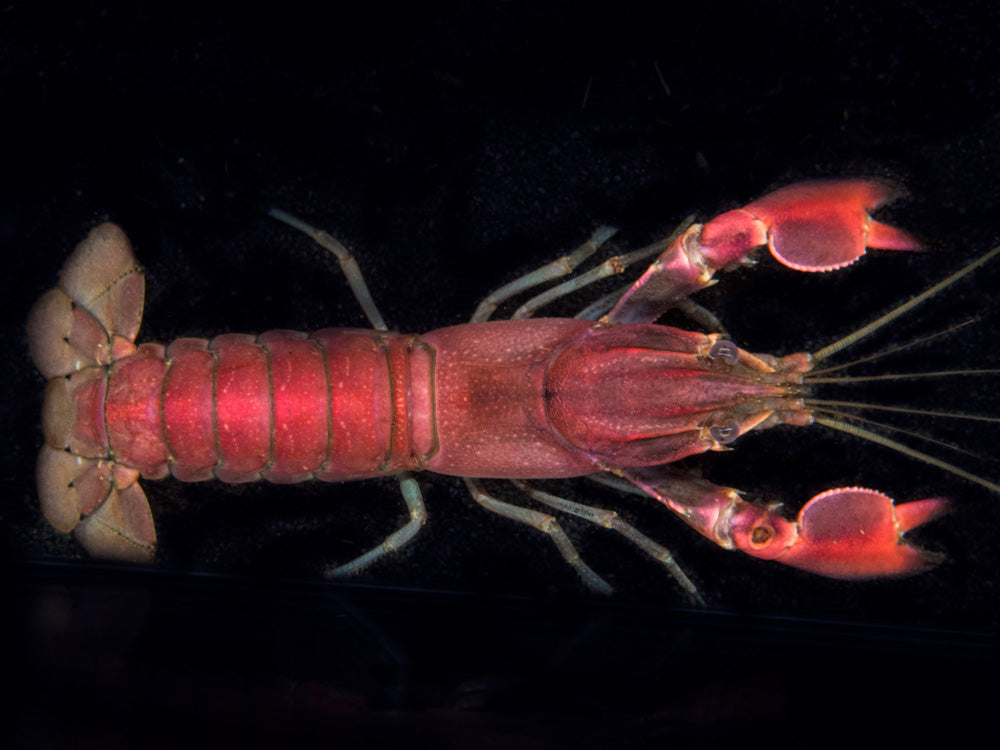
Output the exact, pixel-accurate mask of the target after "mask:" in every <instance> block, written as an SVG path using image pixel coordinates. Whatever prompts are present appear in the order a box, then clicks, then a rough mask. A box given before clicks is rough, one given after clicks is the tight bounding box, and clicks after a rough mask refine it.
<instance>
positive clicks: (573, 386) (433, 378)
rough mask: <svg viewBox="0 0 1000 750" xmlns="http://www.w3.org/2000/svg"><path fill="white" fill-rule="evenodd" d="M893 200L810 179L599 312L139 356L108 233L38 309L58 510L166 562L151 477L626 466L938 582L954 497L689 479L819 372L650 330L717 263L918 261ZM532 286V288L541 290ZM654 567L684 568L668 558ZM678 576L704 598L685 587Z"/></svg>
mask: <svg viewBox="0 0 1000 750" xmlns="http://www.w3.org/2000/svg"><path fill="white" fill-rule="evenodd" d="M889 197H891V191H890V190H888V188H886V187H885V186H882V185H880V184H878V183H874V182H870V181H835V182H825V183H803V184H799V185H792V186H789V187H787V188H784V189H782V190H779V191H776V192H774V193H772V194H770V195H769V196H765V197H764V198H762V199H761V200H759V201H756V202H754V203H751V204H749V205H747V206H745V207H743V208H742V209H736V210H733V211H729V212H727V213H725V214H722V215H721V216H719V217H717V218H716V219H714V220H712V221H710V222H709V223H708V224H705V225H698V224H695V225H692V226H690V227H688V228H687V229H686V230H684V231H683V232H682V233H680V234H679V235H678V236H677V237H676V238H673V239H672V240H670V241H668V242H665V243H662V246H661V245H660V243H657V244H655V245H654V246H653V247H654V248H655V249H656V251H657V252H659V251H660V250H661V249H662V252H661V253H660V255H659V258H658V259H657V260H656V261H655V262H654V263H653V264H652V265H651V266H650V267H649V268H648V269H647V271H646V272H645V273H644V274H643V276H642V277H641V278H640V279H639V280H638V281H636V282H635V284H633V285H632V287H630V289H629V290H628V291H626V292H625V293H624V294H623V295H622V296H621V297H620V298H619V299H618V301H617V302H616V303H615V304H614V306H613V307H612V308H611V310H610V311H609V312H608V313H607V314H606V315H605V316H604V317H603V318H601V320H600V321H598V322H593V321H586V320H575V319H539V320H508V321H496V322H474V323H469V324H466V325H461V326H455V327H452V328H445V329H441V330H437V331H432V332H430V333H428V334H425V335H422V336H403V335H399V334H395V333H390V332H386V331H384V330H375V331H369V330H357V329H326V330H323V331H319V332H317V333H314V334H302V333H295V332H292V331H270V332H267V333H264V334H261V335H259V336H250V335H244V334H225V335H222V336H218V337H216V338H214V339H212V340H211V341H208V340H205V339H178V340H177V341H175V342H173V343H172V344H170V345H169V346H166V347H164V346H162V345H159V344H141V345H138V346H137V345H136V343H135V340H136V336H137V334H138V330H139V326H140V322H141V318H142V309H143V300H144V276H143V272H142V268H141V267H140V266H139V264H138V262H137V261H136V260H135V256H134V254H133V253H132V249H131V245H130V243H129V241H128V239H127V237H126V236H125V234H124V232H122V230H121V229H120V228H119V227H117V226H115V225H113V224H103V225H101V226H99V227H96V228H95V229H94V230H93V231H92V232H91V233H90V234H89V235H88V237H87V238H86V239H85V240H84V241H83V242H82V243H80V245H79V246H78V247H77V249H76V250H75V251H74V252H73V254H72V255H71V256H70V257H69V259H68V260H67V261H66V264H65V265H64V267H63V269H62V272H61V273H60V281H59V285H58V286H57V287H56V288H54V289H52V290H50V291H49V292H47V293H46V294H44V295H43V296H42V297H41V299H39V301H38V302H37V303H36V304H35V306H34V308H33V309H32V312H31V314H30V316H29V321H28V340H29V344H30V346H31V353H32V357H33V359H34V360H35V363H36V364H37V366H38V368H39V370H40V371H41V372H42V374H43V375H44V376H45V377H46V378H48V379H49V384H48V387H47V391H46V398H45V406H44V408H43V423H44V431H45V437H46V445H45V446H44V447H43V448H42V449H41V451H40V453H39V459H38V472H37V475H38V487H39V498H40V502H41V506H42V510H43V512H44V514H45V516H46V518H48V520H49V521H50V522H51V523H52V525H53V526H54V527H55V528H57V529H59V530H61V531H64V532H72V533H74V534H75V536H76V537H77V539H79V540H80V541H81V543H82V544H83V545H84V547H85V548H86V549H88V550H89V551H90V552H91V553H92V554H96V555H100V556H105V557H114V558H118V559H124V560H134V561H148V560H151V559H152V557H153V554H154V551H155V546H156V533H155V529H154V523H153V518H152V513H151V509H150V506H149V503H148V501H147V499H146V496H145V494H144V492H143V490H142V488H141V486H140V482H139V481H137V480H138V479H139V478H140V476H145V477H148V478H159V477H164V476H166V475H168V474H171V473H172V474H173V475H174V476H176V477H177V478H178V479H182V480H185V481H199V480H204V479H210V478H217V479H220V480H222V481H224V482H248V481H253V480H256V479H267V480H270V481H273V482H297V481H302V480H306V479H312V478H315V479H320V480H326V481H344V480H350V479H361V478H364V477H371V476H377V475H382V474H392V473H400V472H406V471H408V470H417V469H429V470H432V471H436V472H440V473H445V474H454V475H459V476H464V477H467V478H470V477H505V478H545V477H568V476H576V475H583V474H591V473H596V472H602V471H607V472H612V473H614V474H617V475H618V476H619V477H622V478H624V479H626V480H628V481H629V482H631V483H632V484H633V485H635V486H636V487H638V488H639V489H641V490H642V491H644V492H645V493H647V494H649V495H650V496H651V497H654V498H656V499H657V500H659V501H660V502H662V503H663V504H664V505H665V506H667V507H668V508H670V509H671V510H672V511H673V512H675V513H676V514H677V515H678V516H680V517H681V518H682V519H683V520H684V521H685V522H687V523H688V524H689V525H691V526H692V527H693V528H695V529H696V530H697V531H698V532H699V533H701V534H703V535H704V536H706V537H707V538H709V539H711V540H712V541H714V542H715V543H717V544H719V545H721V546H723V547H727V548H733V547H738V548H739V549H741V550H744V551H745V552H747V553H749V554H751V555H754V556H757V557H764V558H766V559H780V560H781V561H782V562H786V563H788V564H791V565H795V566H797V567H801V568H804V569H806V570H812V571H814V572H818V573H822V574H824V575H835V576H839V577H870V576H874V575H898V574H905V573H909V572H915V571H916V570H920V569H923V568H926V567H928V566H929V565H932V564H933V562H934V557H933V556H932V555H930V554H928V553H926V552H925V551H922V550H920V549H918V548H915V547H913V546H912V545H907V544H906V543H905V541H904V540H903V534H904V533H905V532H906V530H907V529H909V528H913V527H915V526H917V525H919V524H921V523H924V522H926V521H927V520H929V519H931V518H933V517H935V516H936V515H939V514H940V513H941V512H943V510H944V508H945V507H946V504H945V503H944V502H943V501H941V500H938V499H928V500H924V501H919V502H915V503H908V504H906V505H904V506H900V509H898V510H899V512H898V513H897V506H896V505H895V504H894V503H893V501H892V500H891V499H890V498H889V497H888V496H885V495H882V494H881V493H877V492H873V491H870V490H863V489H858V488H837V489H834V490H829V491H827V492H824V493H821V494H820V495H817V496H816V497H814V498H813V499H812V500H810V501H809V502H808V503H806V505H805V506H803V508H802V510H801V511H800V513H799V516H798V518H797V520H795V521H790V520H788V519H787V518H785V517H784V516H783V514H782V512H781V509H780V506H777V505H774V504H769V505H763V506H759V505H755V504H753V503H751V502H748V501H745V500H743V499H742V498H741V497H740V495H739V493H738V492H737V491H736V490H735V489H733V488H726V487H719V486H716V485H713V484H711V483H710V482H708V481H706V480H702V479H700V478H697V477H690V476H687V475H684V474H683V473H682V472H679V471H678V470H676V469H673V468H671V467H670V464H672V462H675V461H677V460H678V459H681V458H684V457H685V456H689V455H692V454H695V453H701V452H703V451H708V450H720V449H722V448H724V446H725V444H727V443H729V442H731V441H732V440H734V439H735V438H737V437H738V436H739V435H742V434H744V433H746V432H748V431H750V430H754V429H760V428H764V427H770V426H773V425H776V424H782V423H786V424H795V425H803V424H808V423H809V422H810V421H811V420H812V415H811V414H810V413H809V411H808V410H807V409H806V408H805V404H804V402H803V388H802V383H803V375H804V374H805V373H807V372H809V370H810V369H811V367H812V358H811V357H810V355H807V354H791V355H788V356H786V357H782V358H776V357H771V356H767V355H753V354H750V353H748V352H746V351H744V350H742V349H739V348H737V347H736V346H735V344H733V343H732V342H728V341H724V340H722V339H721V338H720V336H719V335H718V334H712V335H703V334H700V333H691V332H686V331H682V330H678V329H674V328H668V327H665V326H658V325H655V324H654V321H655V320H656V319H657V318H658V317H659V315H660V314H661V313H662V312H664V311H665V310H667V309H668V308H670V307H671V306H673V305H674V304H676V303H677V302H678V301H680V300H682V299H683V298H685V297H687V296H688V295H689V294H691V293H692V292H694V291H697V290H698V289H702V288H704V287H706V286H707V285H708V284H710V283H711V281H712V275H713V273H714V272H715V271H717V270H720V269H724V268H729V267H732V266H733V265H736V264H739V263H741V262H744V261H745V260H746V259H747V257H748V255H749V254H750V253H751V252H752V251H753V250H754V248H756V247H758V246H760V245H763V244H766V245H767V246H768V247H769V248H770V249H771V252H772V254H773V255H774V256H775V257H776V258H777V259H778V260H780V261H781V262H782V263H784V264H785V265H788V266H790V267H792V268H797V269H799V270H808V271H828V270H833V269H835V268H839V267H842V266H843V265H847V264H849V263H851V262H853V261H854V260H857V259H858V258H859V257H861V256H862V255H863V254H864V253H865V248H866V246H868V245H872V244H874V245H876V246H879V247H886V248H894V249H899V250H905V249H914V248H915V247H917V243H916V241H915V240H914V239H913V238H911V237H909V236H908V235H906V234H905V233H903V232H901V231H899V230H896V229H893V228H892V227H888V226H886V225H883V224H880V223H879V222H876V221H874V220H872V218H871V216H870V215H869V213H868V210H869V209H870V208H871V207H875V206H877V205H879V204H880V203H882V202H885V200H887V199H888V198H889ZM272 215H273V216H275V218H278V219H280V220H282V221H285V222H286V223H289V224H291V225H292V226H295V227H297V228H299V229H302V230H303V231H306V232H307V233H309V234H311V235H312V236H313V237H314V238H316V239H317V241H320V242H321V244H324V247H327V248H328V249H330V250H331V251H333V252H335V254H337V256H338V258H339V259H340V261H341V263H342V265H343V266H344V270H345V273H346V274H347V276H348V279H349V280H352V281H351V284H352V289H353V290H354V292H355V295H356V297H357V298H358V301H359V303H361V304H362V306H363V307H365V309H366V311H367V312H369V318H370V319H372V321H373V324H374V325H375V326H376V327H377V328H380V329H381V328H383V327H384V324H383V323H382V322H381V316H380V315H379V314H378V312H377V310H374V315H373V314H372V309H373V308H374V306H373V304H372V302H371V299H370V295H368V292H367V290H366V289H365V288H364V284H363V281H360V273H359V271H358V270H357V268H356V266H355V267H354V268H353V270H352V266H351V263H353V259H352V258H350V256H349V253H347V251H346V250H345V249H344V248H343V247H342V246H340V245H339V243H337V242H336V240H334V239H333V238H331V237H329V236H328V235H325V233H322V232H319V231H318V230H315V229H314V228H312V227H309V226H308V225H305V224H303V223H302V222H300V221H299V220H297V219H295V218H294V217H290V216H288V215H286V214H283V213H282V212H277V211H272ZM599 236H603V237H604V239H606V238H607V236H608V235H607V231H606V230H599V231H598V232H597V233H595V237H599ZM601 241H603V240H601ZM586 247H587V246H585V247H584V248H581V250H584V249H586ZM593 247H595V248H596V245H594V246H593ZM577 252H579V251H577ZM998 252H1000V250H998ZM567 257H569V256H567ZM972 267H974V266H969V267H967V269H966V271H964V272H963V273H966V272H968V270H969V269H971V268H972ZM540 270H544V269H540ZM950 278H952V279H954V278H957V276H955V275H953V277H950ZM531 279H532V275H531V274H529V275H528V276H525V277H522V279H521V280H519V281H517V282H514V286H515V287H521V288H522V289H523V288H527V287H528V286H530V284H529V283H528V282H529V281H530V280H531ZM500 291H501V290H498V293H499V292H500ZM491 298H492V295H491ZM487 301H489V299H488V300H487ZM478 315H479V313H478V312H477V314H476V316H474V319H475V320H481V319H482V318H479V317H478ZM487 317H488V315H487ZM468 485H469V487H470V490H471V491H472V494H473V497H474V498H475V499H476V500H477V502H479V503H480V504H481V505H483V506H484V507H486V508H488V509H490V510H492V511H494V512H497V513H500V514H502V515H506V516H507V517H509V518H514V519H515V520H518V521H521V522H523V523H529V524H531V525H533V526H535V527H536V528H539V529H540V530H542V531H546V533H549V534H550V535H553V540H554V541H556V543H557V546H559V548H560V550H561V551H562V553H563V554H564V556H565V557H566V559H567V561H568V562H570V564H572V565H574V566H575V567H576V568H577V570H578V571H579V572H580V573H581V576H582V577H583V578H584V580H585V581H586V582H587V583H588V585H591V586H592V587H593V588H595V589H597V590H602V591H605V590H608V589H609V587H608V586H607V584H606V582H603V581H602V580H601V579H600V578H599V577H598V576H596V574H594V573H593V572H592V571H589V569H586V570H584V568H585V566H583V567H581V565H580V563H579V560H578V556H576V555H575V553H571V552H570V550H571V545H569V542H568V540H565V539H563V540H562V541H559V540H558V539H557V537H556V536H555V532H554V531H553V527H552V525H551V524H552V523H554V519H552V518H551V517H548V516H544V515H541V514H538V513H535V512H534V511H529V510H527V509H517V508H515V507H514V506H511V505H509V504H506V503H501V502H498V501H496V500H495V499H494V498H492V497H489V496H488V495H486V494H485V493H483V492H482V491H481V490H479V489H477V488H476V487H477V485H476V484H475V482H474V481H472V480H470V481H469V482H468ZM401 488H402V494H403V497H404V500H405V501H406V504H407V507H408V509H409V513H410V521H409V522H408V523H407V524H406V525H405V526H404V527H402V528H400V529H399V530H398V531H397V532H394V533H393V534H391V535H390V536H389V537H387V538H386V540H385V541H384V542H383V543H382V544H381V545H380V546H379V547H378V548H375V549H373V550H371V551H370V552H368V553H365V554H364V555H361V556H359V557H358V558H356V559H355V560H354V561H352V562H350V563H348V564H346V565H343V566H340V567H338V568H337V569H336V571H339V574H345V575H346V574H350V573H351V572H354V571H356V570H359V569H361V568H363V567H364V566H366V565H368V564H370V562H371V561H373V560H375V559H378V558H379V557H380V556H381V555H383V554H385V553H386V552H388V551H391V550H394V549H398V547H399V546H400V545H402V544H405V543H406V542H407V541H409V540H410V539H412V538H413V536H414V534H415V533H416V532H417V529H419V527H420V525H421V524H422V523H423V520H424V519H425V518H426V515H425V512H424V508H423V502H422V500H421V498H420V496H419V489H417V487H416V483H415V482H414V481H413V480H412V479H411V478H409V477H408V476H405V475H404V476H402V477H401ZM533 497H535V499H536V500H538V501H539V502H542V503H545V502H546V500H545V499H544V498H543V496H542V495H541V494H537V493H536V494H534V495H533ZM557 505H558V507H560V508H564V507H565V505H564V504H561V505H560V504H557ZM568 512H581V513H583V511H579V510H576V511H568ZM585 515H586V516H587V517H588V518H591V520H593V518H592V514H585ZM550 522H551V523H550ZM637 543H638V542H637ZM647 547H648V545H647ZM647 547H644V549H647ZM845 550H849V554H847V555H846V558H845V559H842V558H844V557H845V556H844V554H842V553H844V551H845ZM647 551H648V549H647ZM651 554H652V553H651ZM654 556H656V557H657V559H659V560H661V561H664V564H667V563H666V562H665V561H666V560H668V558H669V555H666V557H664V556H663V555H661V554H660V553H658V552H657V553H655V555H654ZM673 572H674V574H675V575H678V572H677V571H673ZM678 580H682V581H686V579H684V578H683V576H682V575H680V576H679V578H678ZM683 585H685V587H686V588H688V590H689V592H690V593H692V594H693V593H695V591H694V588H693V586H692V585H691V583H690V581H687V582H686V584H683Z"/></svg>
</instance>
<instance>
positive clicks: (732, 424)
mask: <svg viewBox="0 0 1000 750" xmlns="http://www.w3.org/2000/svg"><path fill="white" fill-rule="evenodd" d="M708 434H709V435H711V436H712V440H714V441H715V442H717V443H721V444H723V445H725V444H726V443H731V442H733V441H734V440H735V439H736V438H738V437H739V436H740V423H739V422H737V421H736V420H735V419H730V420H729V421H728V422H726V423H725V424H716V425H712V426H711V427H709V428H708Z"/></svg>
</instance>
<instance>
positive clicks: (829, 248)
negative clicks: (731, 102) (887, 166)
mask: <svg viewBox="0 0 1000 750" xmlns="http://www.w3.org/2000/svg"><path fill="white" fill-rule="evenodd" d="M899 195H900V191H899V190H898V189H896V188H894V187H891V186H889V185H886V184H885V183H881V182H877V181H874V180H816V181H812V182H800V183H796V184H794V185H789V186H788V187H786V188H782V189H781V190H776V191H774V192H773V193H769V194H768V195H765V196H764V197H763V198H761V199H760V200H758V201H754V202H753V203H751V204H750V205H748V206H747V207H746V208H745V209H744V210H745V211H746V212H747V213H749V214H751V215H753V216H754V217H756V218H757V219H758V220H759V221H761V222H762V223H763V224H764V225H765V226H766V227H767V235H768V246H769V247H770V249H771V254H772V255H774V257H775V258H776V259H777V260H778V261H779V262H780V263H782V264H783V265H786V266H788V267H789V268H794V269H796V270H799V271H833V270H836V269H838V268H843V267H844V266H849V265H850V264H851V263H853V262H854V261H856V260H858V259H859V258H860V257H861V256H862V255H864V254H865V248H866V247H875V248H880V249H883V250H919V249H920V242H919V240H917V239H916V238H915V237H913V236H912V235H910V234H907V233H906V232H904V231H903V230H901V229H896V228H895V227H891V226H889V225H888V224H883V223H881V222H878V221H875V220H874V219H872V217H871V214H870V212H871V211H874V210H875V209H876V208H878V207H879V206H882V205H885V204H886V203H890V202H891V201H893V200H895V199H896V198H898V197H899Z"/></svg>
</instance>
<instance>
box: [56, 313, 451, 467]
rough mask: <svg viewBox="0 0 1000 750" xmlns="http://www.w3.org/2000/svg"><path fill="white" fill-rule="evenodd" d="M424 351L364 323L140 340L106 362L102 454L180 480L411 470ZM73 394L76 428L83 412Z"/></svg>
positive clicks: (419, 448)
mask: <svg viewBox="0 0 1000 750" xmlns="http://www.w3.org/2000/svg"><path fill="white" fill-rule="evenodd" d="M430 360H431V354H430V350H429V348H428V347H427V346H426V345H424V344H422V343H421V342H420V341H419V339H416V338H415V337H404V336H397V335H384V334H380V333H377V332H373V331H369V330H361V329H358V330H354V329H327V330H323V331H318V332H316V333H313V334H308V335H307V334H304V333H298V332H295V331H268V332H267V333H264V334H261V335H260V336H249V335H245V334H225V335H222V336H217V337H216V338H214V339H212V340H211V341H208V340H206V339H178V340H176V341H174V342H173V343H172V344H170V345H169V346H168V347H167V348H166V349H164V347H162V346H160V345H158V344H143V345H142V346H140V347H139V349H138V351H136V352H135V354H133V355H131V356H129V357H126V358H124V359H120V360H118V361H116V362H114V363H113V364H112V365H111V367H110V368H109V371H108V379H107V395H106V399H105V404H104V409H103V414H104V424H105V425H106V429H107V445H108V447H109V455H110V456H111V457H112V458H113V460H115V461H116V462H118V463H121V464H125V465H128V466H133V467H135V468H137V469H139V470H140V471H141V472H142V473H143V475H145V476H147V477H150V478H158V477H163V476H166V475H167V474H168V473H172V474H173V475H174V476H175V477H177V478H178V479H182V480H184V481H199V480H203V479H210V478H213V477H214V478H217V479H220V480H222V481H224V482H249V481H253V480H256V479H261V478H263V479H268V480H270V481H272V482H298V481H303V480H306V479H312V478H316V479H321V480H328V481H340V480H345V479H353V478H360V477H365V476H373V475H377V474H383V473H389V472H392V471H397V470H400V469H408V468H420V467H421V466H422V465H423V464H424V463H425V461H426V457H427V453H428V452H430V451H431V450H432V449H433V436H432V431H431V430H429V428H428V425H429V424H430V419H431V409H430V395H429V373H430V370H431V362H430ZM75 400H76V402H77V407H78V408H77V416H78V421H77V427H78V429H80V428H81V427H82V426H83V425H81V420H83V421H85V420H86V419H87V417H86V416H85V415H84V413H82V412H81V410H80V408H79V407H80V406H81V405H82V403H81V398H80V397H79V396H77V397H76V398H75ZM83 411H84V412H89V413H91V414H93V412H94V410H93V409H85V410H83ZM97 411H98V412H99V411H101V410H97ZM414 420H416V422H418V423H419V424H417V425H414V424H413V423H414ZM414 427H416V429H414ZM414 436H416V437H414ZM415 439H416V441H417V444H416V445H415V444H414V440H415Z"/></svg>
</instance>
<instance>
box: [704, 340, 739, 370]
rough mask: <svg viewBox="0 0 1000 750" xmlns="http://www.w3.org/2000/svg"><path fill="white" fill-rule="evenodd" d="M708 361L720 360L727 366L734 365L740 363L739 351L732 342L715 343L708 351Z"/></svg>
mask: <svg viewBox="0 0 1000 750" xmlns="http://www.w3.org/2000/svg"><path fill="white" fill-rule="evenodd" d="M708 358H709V359H721V360H722V361H723V362H725V363H726V364H727V365H735V364H736V363H737V362H739V361H740V350H739V347H738V346H736V344H734V343H733V342H732V341H725V340H723V341H716V342H715V343H714V344H712V348H711V349H709V350H708Z"/></svg>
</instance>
